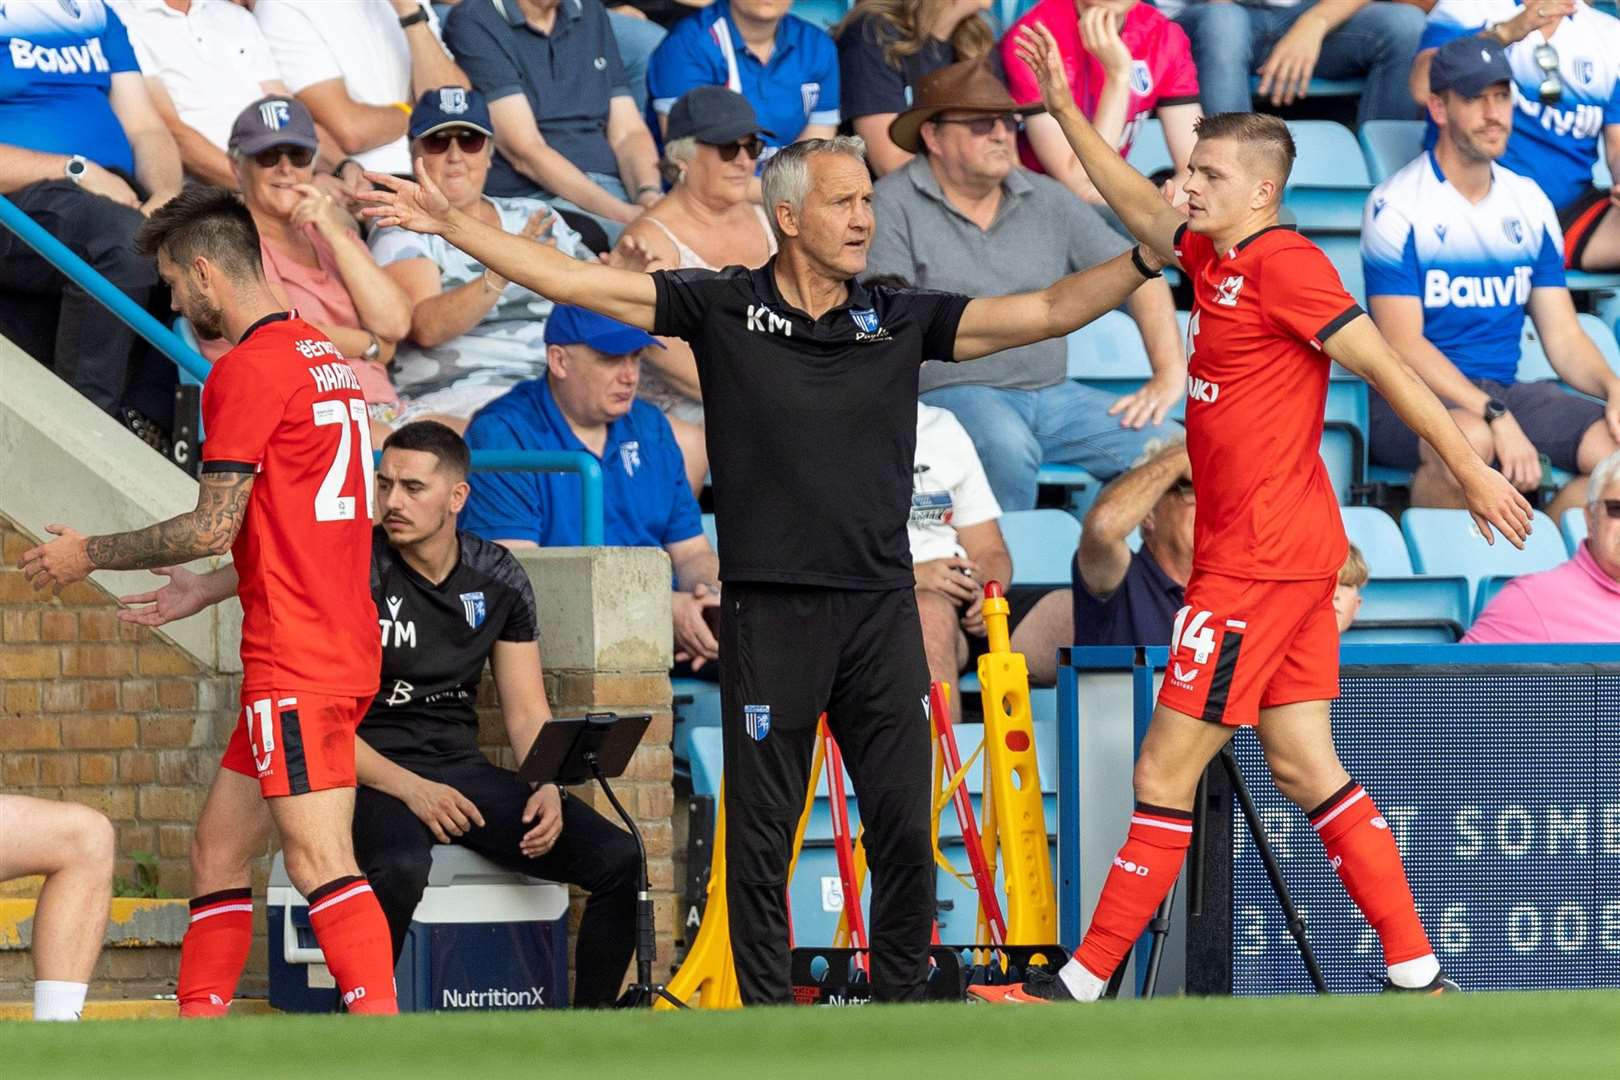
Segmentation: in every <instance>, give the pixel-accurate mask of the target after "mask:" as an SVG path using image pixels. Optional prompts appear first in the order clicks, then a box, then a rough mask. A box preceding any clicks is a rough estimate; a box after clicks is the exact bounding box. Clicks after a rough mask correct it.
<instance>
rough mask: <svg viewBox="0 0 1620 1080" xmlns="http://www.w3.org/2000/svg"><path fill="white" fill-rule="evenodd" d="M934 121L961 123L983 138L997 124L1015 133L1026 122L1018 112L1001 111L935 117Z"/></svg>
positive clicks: (939, 122)
mask: <svg viewBox="0 0 1620 1080" xmlns="http://www.w3.org/2000/svg"><path fill="white" fill-rule="evenodd" d="M934 123H936V124H961V125H962V126H963V127H965V128H967V129H968V130H969V131H970V132H972V133H973V134H974V135H976V136H978V137H979V138H981V139H982V138H984V137H985V136H986V135H988V134H990V133H991V132H992V131H994V130H995V129H996V125H997V124H1001V125H1003V126H1005V127H1006V129H1007V130H1008V131H1009V132H1011V133H1012V134H1015V135H1016V134H1017V133H1018V131H1019V130H1020V129H1021V128H1022V127H1023V126H1024V122H1023V121H1022V120H1021V119H1019V117H1018V114H1017V113H1001V114H999V115H997V116H964V117H951V118H940V117H935V118H934Z"/></svg>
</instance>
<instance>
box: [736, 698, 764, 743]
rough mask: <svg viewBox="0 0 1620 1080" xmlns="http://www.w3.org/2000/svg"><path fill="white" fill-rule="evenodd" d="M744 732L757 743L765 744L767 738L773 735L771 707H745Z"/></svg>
mask: <svg viewBox="0 0 1620 1080" xmlns="http://www.w3.org/2000/svg"><path fill="white" fill-rule="evenodd" d="M743 730H745V731H747V732H748V737H749V738H750V739H753V740H754V741H755V742H764V741H765V736H767V735H769V734H770V733H771V707H770V706H769V705H744V706H743Z"/></svg>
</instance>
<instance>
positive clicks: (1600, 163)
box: [1592, 154, 1614, 187]
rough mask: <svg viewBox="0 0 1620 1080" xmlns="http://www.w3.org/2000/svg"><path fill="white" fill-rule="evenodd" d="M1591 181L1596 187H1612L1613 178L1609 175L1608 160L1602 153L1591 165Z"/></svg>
mask: <svg viewBox="0 0 1620 1080" xmlns="http://www.w3.org/2000/svg"><path fill="white" fill-rule="evenodd" d="M1592 183H1594V184H1596V185H1597V186H1598V187H1613V186H1614V179H1613V178H1612V177H1610V175H1609V162H1608V159H1607V158H1605V157H1604V156H1603V155H1602V154H1599V155H1598V159H1597V164H1596V165H1593V166H1592Z"/></svg>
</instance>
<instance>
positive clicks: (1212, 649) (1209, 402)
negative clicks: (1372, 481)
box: [1159, 225, 1362, 725]
mask: <svg viewBox="0 0 1620 1080" xmlns="http://www.w3.org/2000/svg"><path fill="white" fill-rule="evenodd" d="M1175 245H1176V257H1177V258H1178V259H1179V260H1180V262H1181V265H1182V268H1183V269H1184V270H1185V271H1186V272H1187V275H1188V277H1189V278H1190V279H1191V281H1192V287H1193V297H1194V309H1193V314H1192V320H1191V321H1190V323H1189V324H1188V327H1187V334H1188V353H1189V360H1188V364H1187V372H1188V379H1187V452H1188V455H1189V457H1190V458H1191V461H1192V474H1193V485H1194V488H1195V490H1196V491H1197V495H1198V513H1197V516H1196V519H1195V524H1194V537H1193V574H1192V579H1191V580H1190V581H1189V582H1188V584H1187V594H1186V605H1187V606H1186V607H1184V608H1182V610H1181V611H1180V612H1179V613H1178V614H1177V616H1176V622H1175V626H1174V628H1173V632H1172V635H1171V639H1170V648H1171V653H1170V667H1169V670H1168V671H1167V672H1166V673H1165V680H1164V686H1163V689H1162V690H1161V691H1160V694H1159V702H1160V703H1161V704H1163V705H1165V706H1166V707H1168V708H1171V709H1174V710H1176V711H1177V712H1180V713H1184V714H1186V715H1188V716H1193V717H1198V718H1201V719H1204V720H1208V721H1210V722H1212V723H1223V724H1234V725H1236V724H1254V723H1257V722H1258V721H1259V712H1260V710H1261V709H1265V708H1270V707H1272V706H1275V705H1286V704H1289V703H1291V702H1297V701H1321V700H1327V699H1330V698H1334V697H1337V696H1338V692H1339V633H1338V627H1337V624H1336V622H1335V620H1334V615H1333V590H1334V587H1335V585H1336V584H1337V580H1338V573H1339V569H1340V567H1341V566H1343V565H1344V559H1345V556H1346V554H1347V553H1348V551H1349V544H1348V541H1347V540H1346V538H1345V534H1344V525H1343V523H1342V522H1341V521H1340V519H1339V507H1338V500H1337V498H1336V497H1335V495H1334V491H1333V484H1332V482H1331V481H1330V480H1329V479H1328V473H1327V466H1326V465H1325V464H1324V463H1323V461H1322V455H1321V442H1322V419H1323V413H1324V410H1325V407H1326V402H1327V385H1328V374H1329V369H1330V367H1331V361H1330V360H1329V359H1328V357H1327V355H1326V354H1324V353H1323V352H1322V348H1321V346H1322V342H1323V341H1324V340H1326V339H1327V338H1329V337H1331V336H1333V334H1334V333H1336V332H1337V331H1338V330H1340V329H1341V328H1342V327H1344V326H1345V324H1347V323H1349V322H1350V321H1351V320H1352V319H1354V318H1356V317H1357V316H1359V315H1360V314H1361V313H1362V312H1361V308H1360V306H1359V305H1358V304H1357V303H1356V302H1355V300H1354V299H1352V298H1351V296H1350V294H1349V293H1347V292H1345V290H1344V286H1343V285H1342V284H1341V283H1340V281H1339V275H1338V272H1337V271H1335V270H1334V269H1333V264H1332V263H1330V262H1329V261H1328V258H1327V256H1326V255H1324V254H1323V253H1322V251H1321V249H1320V248H1318V247H1316V245H1314V244H1312V243H1311V242H1310V241H1308V240H1306V239H1305V238H1303V237H1301V236H1300V235H1299V234H1298V233H1296V232H1294V231H1293V230H1292V229H1289V228H1286V227H1284V226H1280V225H1279V226H1272V227H1271V228H1269V229H1264V230H1262V231H1260V232H1259V233H1256V234H1255V235H1254V236H1251V237H1249V238H1248V239H1246V240H1244V241H1242V242H1241V243H1239V244H1237V245H1236V246H1235V247H1233V248H1232V249H1230V250H1228V251H1224V252H1221V251H1217V250H1216V249H1215V245H1214V244H1213V243H1212V242H1211V241H1210V239H1209V238H1208V237H1206V236H1201V235H1199V234H1197V233H1194V232H1192V231H1191V230H1190V229H1188V228H1187V227H1186V226H1185V225H1183V226H1182V227H1181V229H1180V231H1178V232H1177V234H1176V239H1175Z"/></svg>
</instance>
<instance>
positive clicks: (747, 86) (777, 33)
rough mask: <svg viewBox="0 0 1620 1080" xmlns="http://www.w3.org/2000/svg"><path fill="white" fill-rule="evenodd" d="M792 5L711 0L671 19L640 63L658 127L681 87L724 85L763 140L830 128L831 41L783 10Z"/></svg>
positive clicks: (834, 89) (834, 103)
mask: <svg viewBox="0 0 1620 1080" xmlns="http://www.w3.org/2000/svg"><path fill="white" fill-rule="evenodd" d="M792 6H793V5H792V0H717V2H716V3H715V4H714V5H713V6H712V7H709V8H705V9H704V10H703V11H701V12H699V13H698V14H696V15H693V16H691V17H690V18H687V19H685V20H684V21H682V22H680V23H678V24H676V26H675V29H673V30H671V31H670V32H669V36H668V37H667V38H665V39H664V43H663V44H662V45H660V46H658V50H657V51H656V52H654V53H653V56H652V61H651V62H650V63H649V64H648V66H647V93H648V94H649V95H651V97H652V108H653V112H654V113H656V114H657V116H658V123H659V125H660V130H662V129H663V126H664V125H666V124H667V123H668V120H669V110H670V109H671V108H673V107H674V105H675V102H676V101H677V100H678V99H679V98H680V96H681V95H682V94H684V93H686V92H687V91H688V90H690V89H692V88H693V87H694V86H724V87H727V88H728V89H731V90H735V91H736V92H737V93H739V94H741V95H742V96H743V97H745V98H747V99H748V103H749V104H750V105H752V106H753V107H754V112H755V113H756V114H757V115H758V117H759V123H760V126H761V127H762V128H764V129H765V130H766V131H769V132H772V133H774V134H772V135H771V136H770V137H768V138H767V139H766V140H765V142H766V145H767V146H770V147H780V146H787V145H788V144H790V143H796V142H799V141H801V140H803V139H829V138H831V137H832V136H833V135H834V134H836V133H837V131H838V47H837V46H836V45H834V44H833V40H832V38H830V37H828V36H827V33H826V31H824V30H821V29H820V28H818V27H816V26H814V25H812V24H811V23H808V22H805V21H804V20H803V19H801V18H798V17H797V16H795V15H789V14H788V13H787V12H788V8H790V7H792ZM769 154H770V151H767V152H766V156H767V157H768V156H769Z"/></svg>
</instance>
